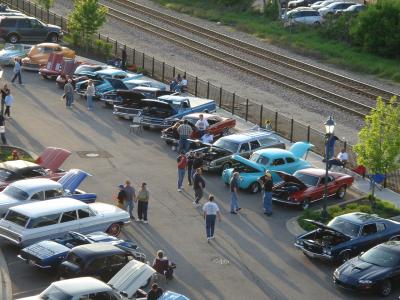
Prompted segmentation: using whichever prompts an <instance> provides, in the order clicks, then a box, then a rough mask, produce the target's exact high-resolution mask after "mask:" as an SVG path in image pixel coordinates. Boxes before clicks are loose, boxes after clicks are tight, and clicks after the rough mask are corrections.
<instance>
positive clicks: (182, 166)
mask: <svg viewBox="0 0 400 300" xmlns="http://www.w3.org/2000/svg"><path fill="white" fill-rule="evenodd" d="M177 161H178V192H182V189H183V186H182V184H183V179H184V178H185V170H186V165H187V158H186V155H185V153H184V152H183V151H182V152H181V154H180V155H179V156H178V159H177Z"/></svg>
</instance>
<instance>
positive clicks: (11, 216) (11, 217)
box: [5, 210, 29, 227]
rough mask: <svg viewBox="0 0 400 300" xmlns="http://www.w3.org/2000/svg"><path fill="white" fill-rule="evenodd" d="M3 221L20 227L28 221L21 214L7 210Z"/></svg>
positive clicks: (27, 218)
mask: <svg viewBox="0 0 400 300" xmlns="http://www.w3.org/2000/svg"><path fill="white" fill-rule="evenodd" d="M5 219H6V220H7V221H9V222H12V223H14V224H17V225H19V226H22V227H25V225H26V223H27V222H28V220H29V217H27V216H25V215H23V214H20V213H17V212H15V211H13V210H9V211H8V213H7V215H6V217H5Z"/></svg>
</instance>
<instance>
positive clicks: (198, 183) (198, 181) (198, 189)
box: [193, 168, 206, 207]
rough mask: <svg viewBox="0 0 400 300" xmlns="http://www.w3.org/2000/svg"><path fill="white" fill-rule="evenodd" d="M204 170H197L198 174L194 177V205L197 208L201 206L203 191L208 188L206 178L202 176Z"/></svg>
mask: <svg viewBox="0 0 400 300" xmlns="http://www.w3.org/2000/svg"><path fill="white" fill-rule="evenodd" d="M201 175H202V170H201V168H197V169H196V173H194V176H193V189H194V201H193V205H194V206H195V207H199V206H200V200H201V198H203V190H204V188H205V187H206V182H205V181H204V178H203V177H202V176H201Z"/></svg>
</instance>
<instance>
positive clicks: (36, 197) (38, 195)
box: [29, 191, 44, 202]
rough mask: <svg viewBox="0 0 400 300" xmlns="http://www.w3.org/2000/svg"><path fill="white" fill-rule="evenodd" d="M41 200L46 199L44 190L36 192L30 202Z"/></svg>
mask: <svg viewBox="0 0 400 300" xmlns="http://www.w3.org/2000/svg"><path fill="white" fill-rule="evenodd" d="M41 200H44V192H43V191H40V192H37V193H34V194H32V195H31V197H30V198H29V202H34V201H41Z"/></svg>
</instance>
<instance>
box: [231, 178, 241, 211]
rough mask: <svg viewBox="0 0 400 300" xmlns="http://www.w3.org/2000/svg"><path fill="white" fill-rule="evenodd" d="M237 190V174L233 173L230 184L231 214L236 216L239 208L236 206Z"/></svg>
mask: <svg viewBox="0 0 400 300" xmlns="http://www.w3.org/2000/svg"><path fill="white" fill-rule="evenodd" d="M238 188H239V172H234V173H233V176H232V178H231V182H230V190H231V214H234V215H236V214H237V213H238V211H239V210H241V208H240V207H239V204H238V196H237V192H238Z"/></svg>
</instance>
